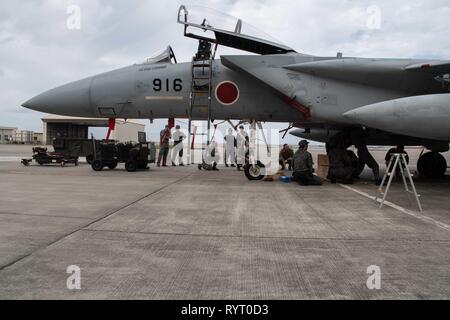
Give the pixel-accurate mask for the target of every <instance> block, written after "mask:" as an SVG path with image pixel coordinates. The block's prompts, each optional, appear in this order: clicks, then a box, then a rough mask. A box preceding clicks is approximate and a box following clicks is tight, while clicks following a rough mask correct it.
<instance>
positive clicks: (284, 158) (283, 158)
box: [279, 144, 294, 171]
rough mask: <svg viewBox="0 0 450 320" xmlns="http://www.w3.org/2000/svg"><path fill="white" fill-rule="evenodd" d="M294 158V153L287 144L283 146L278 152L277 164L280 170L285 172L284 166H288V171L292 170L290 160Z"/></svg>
mask: <svg viewBox="0 0 450 320" xmlns="http://www.w3.org/2000/svg"><path fill="white" fill-rule="evenodd" d="M293 157H294V151H292V149H291V148H290V147H289V145H288V144H285V145H284V146H283V149H281V151H280V156H279V163H280V167H281V170H283V171H284V170H286V164H287V165H288V168H289V171H291V170H292V158H293Z"/></svg>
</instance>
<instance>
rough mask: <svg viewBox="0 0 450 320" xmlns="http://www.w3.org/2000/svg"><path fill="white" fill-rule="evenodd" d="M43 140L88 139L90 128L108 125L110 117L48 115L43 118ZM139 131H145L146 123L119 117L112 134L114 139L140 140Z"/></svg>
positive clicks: (121, 140) (125, 140) (45, 141)
mask: <svg viewBox="0 0 450 320" xmlns="http://www.w3.org/2000/svg"><path fill="white" fill-rule="evenodd" d="M42 123H43V137H42V141H43V142H44V143H45V144H47V145H51V144H52V142H53V139H55V138H76V139H88V138H89V136H88V133H89V128H92V127H106V128H107V127H108V119H102V118H78V117H65V116H57V115H48V116H46V117H45V118H43V119H42ZM139 132H145V125H144V124H142V123H140V122H135V121H130V120H128V121H125V120H122V119H117V121H116V129H115V130H114V131H113V133H112V135H111V139H112V140H117V141H120V142H128V141H135V142H137V141H138V134H139Z"/></svg>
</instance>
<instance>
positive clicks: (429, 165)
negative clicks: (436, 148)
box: [417, 151, 447, 179]
mask: <svg viewBox="0 0 450 320" xmlns="http://www.w3.org/2000/svg"><path fill="white" fill-rule="evenodd" d="M417 171H418V172H419V174H420V176H421V177H424V178H431V179H436V178H442V177H444V176H445V172H446V171H447V161H446V160H445V158H444V156H443V155H442V154H440V153H439V152H433V151H431V152H427V153H424V154H422V155H421V156H420V158H419V161H418V162H417Z"/></svg>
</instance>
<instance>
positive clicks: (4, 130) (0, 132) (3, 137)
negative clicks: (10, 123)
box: [0, 127, 18, 144]
mask: <svg viewBox="0 0 450 320" xmlns="http://www.w3.org/2000/svg"><path fill="white" fill-rule="evenodd" d="M17 130H18V129H17V128H11V127H0V144H5V143H12V142H13V140H14V137H15V136H16V132H17Z"/></svg>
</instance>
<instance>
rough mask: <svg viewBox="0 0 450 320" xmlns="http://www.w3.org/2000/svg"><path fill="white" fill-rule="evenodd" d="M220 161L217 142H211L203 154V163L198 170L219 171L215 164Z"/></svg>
mask: <svg viewBox="0 0 450 320" xmlns="http://www.w3.org/2000/svg"><path fill="white" fill-rule="evenodd" d="M219 160H220V156H219V152H218V148H217V142H216V141H211V142H210V143H209V145H208V147H207V148H206V150H205V151H204V152H203V163H202V164H199V165H198V170H202V169H205V170H207V171H219V169H217V163H218V162H219Z"/></svg>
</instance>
